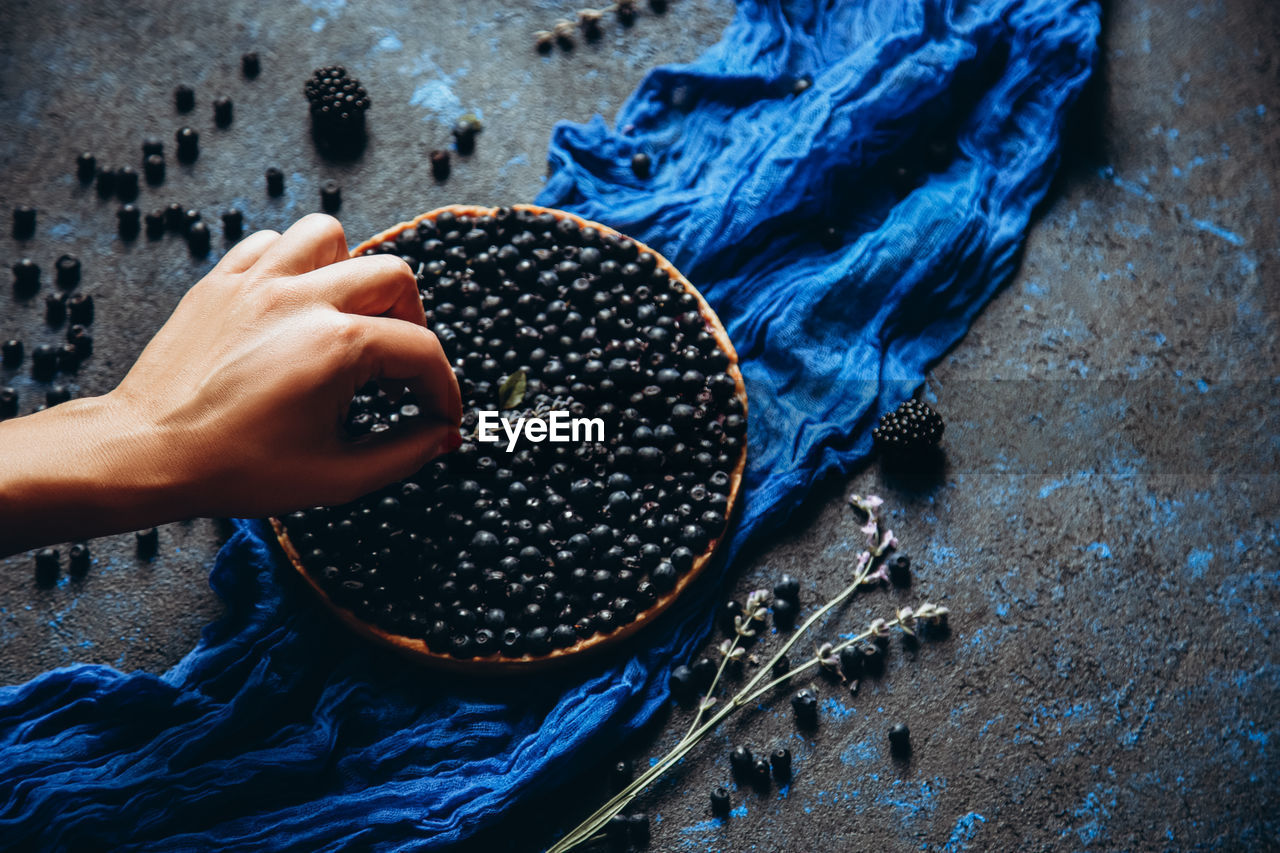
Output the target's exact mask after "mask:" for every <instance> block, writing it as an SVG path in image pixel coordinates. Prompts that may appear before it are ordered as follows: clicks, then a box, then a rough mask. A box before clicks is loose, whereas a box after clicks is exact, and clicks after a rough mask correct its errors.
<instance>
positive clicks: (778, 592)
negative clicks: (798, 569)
mask: <svg viewBox="0 0 1280 853" xmlns="http://www.w3.org/2000/svg"><path fill="white" fill-rule="evenodd" d="M773 597H774V598H775V599H777V598H780V599H783V600H785V601H790V602H791V603H792V604H799V603H800V581H798V580H797V579H796V578H793V577H792V576H791V575H783V576H782V577H781V578H779V579H778V582H777V583H776V584H774V585H773Z"/></svg>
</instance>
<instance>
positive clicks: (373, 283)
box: [107, 214, 462, 516]
mask: <svg viewBox="0 0 1280 853" xmlns="http://www.w3.org/2000/svg"><path fill="white" fill-rule="evenodd" d="M371 379H376V380H382V381H383V382H384V387H386V385H392V386H395V387H397V388H398V387H401V386H404V387H407V388H408V390H410V391H412V392H413V393H414V395H415V396H416V397H417V400H418V402H419V405H420V408H421V409H422V412H423V417H422V419H421V420H422V421H423V423H422V424H421V425H413V426H404V427H402V428H397V429H394V430H391V431H390V432H386V433H382V434H380V435H371V436H366V437H364V438H362V439H360V440H355V441H353V440H350V439H347V438H346V437H345V436H344V435H343V433H342V429H341V425H342V422H343V418H344V414H345V411H346V407H347V404H348V403H349V402H350V401H351V398H352V396H353V395H354V394H355V393H356V390H357V389H358V388H360V387H361V386H362V385H364V384H365V383H366V382H368V381H369V380H371ZM107 399H108V400H109V402H110V404H111V408H112V409H113V410H114V411H115V413H116V417H117V418H119V419H121V420H123V421H124V422H125V423H126V424H128V426H127V427H126V429H125V430H124V432H125V434H128V435H131V436H133V437H134V438H133V440H134V441H135V442H137V443H138V444H137V447H136V449H137V450H138V451H140V453H141V454H143V455H146V456H149V457H150V458H151V460H152V461H151V463H150V467H154V468H156V469H157V471H156V473H155V474H154V475H153V476H155V477H156V478H157V479H158V480H159V481H167V480H171V479H173V480H176V482H174V483H173V484H172V487H173V488H174V489H175V490H176V491H179V492H181V494H182V496H181V497H180V498H178V502H179V504H181V505H183V507H184V514H187V515H249V516H258V515H266V514H272V513H280V512H284V511H288V510H292V509H296V508H298V507H301V506H311V505H316V504H332V503H340V502H344V501H348V500H351V499H353V498H356V497H358V496H359V495H362V494H365V493H367V492H369V491H372V490H374V489H376V488H378V487H380V486H383V485H385V484H387V483H389V482H392V481H394V480H397V479H401V478H403V477H407V476H409V475H410V474H412V473H413V472H414V471H416V470H418V469H419V468H420V467H421V466H422V465H424V464H425V463H426V462H427V461H429V460H430V459H432V458H433V457H435V456H436V455H437V454H440V453H443V452H447V451H449V450H453V449H456V448H457V447H458V445H459V444H461V438H460V436H459V434H458V426H459V423H460V420H461V415H462V402H461V397H460V395H459V392H458V383H457V379H456V378H455V376H454V373H453V370H452V369H451V368H450V366H449V362H448V359H447V358H446V357H445V355H444V352H443V351H442V350H441V348H440V344H439V342H438V341H437V340H436V337H435V335H434V334H432V333H431V332H430V331H429V330H427V329H426V327H425V317H424V315H423V311H422V303H421V301H420V300H419V296H418V290H417V287H416V284H415V280H414V275H413V273H412V271H411V270H410V269H409V267H408V266H407V265H406V264H405V263H404V261H402V260H400V259H399V258H397V257H395V256H393V255H374V256H369V257H359V258H348V255H347V246H346V240H345V236H344V234H343V231H342V226H341V225H340V224H339V223H338V221H337V220H336V219H334V218H332V217H329V216H324V215H320V214H315V215H311V216H307V217H305V218H303V219H302V220H300V221H299V222H297V223H296V224H295V225H293V227H291V228H290V229H289V230H288V231H286V232H285V233H284V234H283V235H280V234H276V233H275V232H272V231H260V232H258V233H256V234H253V235H252V236H250V237H248V238H246V239H245V240H243V241H242V242H241V243H239V244H238V245H236V246H235V247H234V248H233V249H231V251H229V252H228V253H227V255H226V256H225V257H224V258H223V259H222V261H221V262H219V263H218V265H217V266H216V267H214V269H213V270H212V271H210V273H209V274H208V275H207V276H205V278H204V279H202V280H201V281H200V282H199V283H198V284H196V285H195V286H194V287H193V288H191V290H190V291H189V292H188V293H187V294H186V296H185V297H183V299H182V301H181V302H180V303H179V305H178V307H177V309H176V310H175V311H174V312H173V315H172V316H171V317H170V318H169V320H168V321H167V322H166V323H165V324H164V327H163V328H161V329H160V331H159V332H158V333H157V334H156V336H155V337H154V338H153V339H152V341H151V342H150V343H149V344H148V345H147V347H146V349H145V350H144V351H143V353H142V355H141V356H140V357H139V358H138V360H137V362H136V363H135V364H134V366H133V368H132V369H131V370H130V371H129V374H128V375H127V376H126V377H125V379H124V381H123V382H121V383H120V385H119V387H117V388H116V389H115V390H114V391H112V392H111V393H110V394H108V395H107Z"/></svg>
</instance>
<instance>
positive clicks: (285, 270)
mask: <svg viewBox="0 0 1280 853" xmlns="http://www.w3.org/2000/svg"><path fill="white" fill-rule="evenodd" d="M347 257H348V252H347V237H346V234H344V233H343V231H342V224H341V223H340V222H338V220H336V219H334V218H333V217H332V216H326V215H325V214H323V213H312V214H308V215H307V216H304V217H302V218H301V219H299V220H298V221H297V222H295V223H293V225H291V226H290V227H289V230H288V231H286V232H284V234H282V235H280V239H278V240H276V241H275V242H274V243H273V244H271V246H270V248H268V249H267V250H266V251H265V252H264V253H263V254H262V257H261V258H260V259H259V261H258V263H259V264H261V265H262V267H263V269H264V271H266V272H269V273H276V274H280V275H302V274H303V273H308V272H311V271H312V270H315V269H319V268H320V267H324V266H328V265H329V264H332V263H336V262H337V261H342V260H346V259H347Z"/></svg>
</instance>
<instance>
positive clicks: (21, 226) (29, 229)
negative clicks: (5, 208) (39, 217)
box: [13, 204, 36, 240]
mask: <svg viewBox="0 0 1280 853" xmlns="http://www.w3.org/2000/svg"><path fill="white" fill-rule="evenodd" d="M35 233H36V209H35V208H34V207H31V206H30V205H26V204H20V205H18V206H17V207H15V208H14V209H13V237H14V239H15V240H26V239H27V238H29V237H31V236H32V235H33V234H35Z"/></svg>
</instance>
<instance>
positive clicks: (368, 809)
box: [0, 0, 1099, 851]
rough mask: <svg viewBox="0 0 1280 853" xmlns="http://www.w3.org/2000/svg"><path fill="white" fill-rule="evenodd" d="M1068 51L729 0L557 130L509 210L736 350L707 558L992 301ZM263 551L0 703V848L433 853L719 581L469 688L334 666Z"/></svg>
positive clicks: (757, 532)
mask: <svg viewBox="0 0 1280 853" xmlns="http://www.w3.org/2000/svg"><path fill="white" fill-rule="evenodd" d="M1098 30H1099V11H1098V8H1097V6H1096V5H1095V4H1094V3H1092V2H1082V0H974V2H963V0H862V2H850V3H843V4H836V3H831V2H819V0H793V2H782V0H772V2H766V1H765V0H743V2H742V3H741V6H740V8H739V10H738V13H737V16H736V18H735V20H734V21H733V23H732V24H731V25H730V26H729V28H728V29H727V30H726V32H725V34H724V37H723V39H722V41H721V42H720V43H719V44H718V45H716V46H715V47H713V48H711V49H710V50H709V51H708V52H707V53H706V54H705V55H704V56H703V57H702V58H700V59H699V60H697V61H696V62H694V63H692V64H690V65H684V66H670V67H665V68H659V69H657V70H655V71H653V72H652V73H651V74H650V75H649V76H648V77H647V78H646V79H645V80H644V82H643V83H642V84H641V86H640V88H639V90H638V91H637V92H636V94H635V95H634V96H633V97H632V98H631V99H630V100H629V101H628V102H627V104H626V105H625V106H624V107H623V109H622V111H621V113H620V114H619V117H618V122H617V129H616V130H611V129H610V128H609V127H607V126H606V125H605V123H604V122H603V121H602V120H600V119H598V118H597V119H596V120H594V121H592V122H591V123H589V124H587V125H585V126H575V125H561V126H559V127H558V128H557V129H556V131H555V135H554V137H553V139H552V142H551V152H550V158H551V163H552V166H553V167H554V174H553V176H552V177H551V179H550V181H549V183H548V185H547V187H546V190H545V192H544V193H543V194H542V196H541V197H540V198H539V202H540V203H542V204H547V205H551V206H556V207H562V208H565V209H568V210H572V211H575V212H577V213H580V214H582V215H584V216H586V217H588V218H592V219H597V220H600V221H602V222H604V223H607V224H609V225H612V226H614V227H616V228H618V229H620V230H622V231H624V232H627V233H629V234H632V235H634V236H636V237H638V238H640V239H641V240H643V241H645V242H647V243H649V244H650V245H652V246H654V247H655V248H657V249H658V250H660V251H661V252H663V253H664V254H665V255H666V256H667V257H668V258H670V259H671V260H672V261H673V262H674V263H675V264H676V265H677V266H678V267H680V268H681V269H682V270H684V271H685V272H686V273H687V274H688V276H689V278H690V279H691V280H692V281H694V282H695V283H696V284H697V285H698V286H699V287H700V288H701V289H702V291H703V293H705V294H706V296H707V297H708V299H709V300H710V302H711V304H712V305H713V306H714V307H715V308H716V309H717V311H718V312H719V313H720V316H721V317H722V318H723V319H724V321H725V323H726V326H727V328H728V330H729V335H730V337H731V338H732V339H733V342H734V344H735V345H736V346H737V348H738V352H739V354H740V356H741V357H742V361H743V372H744V374H745V376H746V382H747V389H748V394H749V397H750V432H749V447H750V457H749V466H748V469H747V475H746V481H745V491H744V500H745V505H744V508H743V512H742V514H741V517H740V521H739V523H738V525H737V527H736V530H735V532H734V534H733V539H732V543H731V547H730V551H731V552H733V553H738V552H739V551H741V549H742V547H743V545H744V544H746V543H748V542H758V541H760V540H761V539H762V538H763V537H764V536H766V535H767V534H768V532H769V531H770V530H772V529H774V528H776V527H777V525H778V524H779V523H780V522H781V521H782V520H783V519H784V518H785V517H786V516H787V515H788V513H790V512H791V511H792V510H794V509H795V507H796V506H797V505H798V504H799V502H800V501H801V500H802V499H803V498H804V496H805V495H806V493H807V491H808V489H809V486H810V485H811V484H812V483H813V482H814V481H815V480H817V479H819V478H820V477H822V476H824V475H827V474H830V473H834V472H847V471H848V470H849V469H850V468H851V467H852V466H853V465H854V464H856V463H857V462H858V461H859V460H860V459H862V458H863V457H864V456H865V455H866V454H867V452H868V450H869V446H870V429H871V426H872V424H873V423H874V420H875V418H876V417H878V415H879V414H880V413H881V412H882V411H883V410H885V409H887V408H890V407H892V406H894V405H896V404H897V403H898V402H899V401H900V400H901V399H903V398H905V397H906V396H907V395H908V394H909V393H910V392H911V391H912V390H913V389H914V388H915V387H916V386H917V385H918V384H919V383H920V382H921V381H922V378H923V375H924V371H925V370H926V368H928V367H929V366H930V365H931V364H932V363H934V362H935V361H936V360H937V359H938V358H939V357H940V356H941V355H942V354H943V353H944V352H945V351H946V350H947V349H948V348H949V347H951V346H952V345H953V344H954V343H955V342H956V341H957V340H959V339H960V337H961V336H962V335H963V334H964V332H965V330H966V329H967V328H968V325H969V323H970V322H971V320H972V319H973V317H974V315H975V314H976V313H977V312H978V311H979V310H980V309H981V307H982V306H983V304H984V303H986V301H987V300H988V299H989V298H990V297H991V296H992V294H993V293H994V292H995V291H996V290H997V288H999V287H1000V285H1001V284H1002V283H1003V282H1004V281H1005V280H1006V279H1007V278H1008V276H1009V274H1010V272H1011V271H1012V269H1013V266H1014V261H1015V256H1016V253H1017V251H1018V249H1019V246H1020V245H1021V242H1022V239H1023V236H1024V233H1025V230H1026V227H1027V222H1028V218H1029V217H1030V215H1031V211H1032V208H1033V207H1034V206H1035V204H1036V203H1037V202H1038V201H1039V200H1040V199H1041V198H1042V197H1043V195H1044V193H1045V191H1046V188H1047V187H1048V185H1049V181H1050V178H1051V175H1052V173H1053V170H1054V167H1055V165H1056V162H1057V155H1058V146H1059V142H1060V139H1061V133H1062V127H1063V122H1064V119H1065V116H1066V113H1067V109H1068V107H1069V105H1070V104H1071V103H1072V101H1073V100H1074V99H1075V98H1076V96H1077V95H1078V94H1079V93H1080V91H1081V89H1082V87H1083V85H1084V83H1085V81H1086V79H1087V77H1088V74H1089V71H1090V68H1091V65H1092V62H1093V59H1094V54H1095V51H1096V37H1097V34H1098ZM802 77H803V78H805V79H806V80H809V81H811V85H810V86H809V87H808V88H807V89H804V90H803V91H801V92H799V93H794V92H793V90H795V89H797V88H802V86H800V87H797V86H796V85H795V83H796V81H797V79H799V78H802ZM638 151H643V152H646V153H648V154H649V155H650V156H651V157H652V161H653V175H652V177H650V178H646V179H641V178H637V177H636V176H635V175H634V174H633V173H632V171H631V168H630V160H631V156H632V154H633V153H635V152H638ZM412 212H413V211H407V213H412ZM828 226H834V228H835V229H836V233H835V234H833V235H828V234H825V233H824V229H825V228H826V227H828ZM269 542H270V535H269V531H268V530H267V529H266V528H265V526H264V525H262V524H261V523H258V522H239V523H238V530H237V532H236V533H235V535H234V536H233V537H232V539H231V540H230V541H229V542H228V543H227V545H226V546H225V547H224V548H223V550H222V552H221V553H220V554H219V557H218V561H217V564H216V566H215V568H214V570H213V573H212V576H211V583H212V585H213V587H214V589H215V590H216V591H217V593H218V594H219V595H220V596H221V597H222V598H223V599H224V600H225V601H226V603H227V613H226V615H225V616H224V617H223V618H222V619H220V620H218V621H217V622H215V623H214V624H212V625H210V626H209V627H208V628H206V630H205V631H204V634H203V636H202V638H201V641H200V643H199V645H198V646H197V648H196V649H195V650H194V651H192V652H191V653H190V654H189V655H188V656H187V657H186V658H185V659H183V660H182V662H181V663H179V664H178V665H177V666H175V667H174V668H173V669H172V670H170V671H169V672H167V673H166V674H165V675H164V676H162V677H157V676H153V675H149V674H147V673H142V672H133V673H123V672H118V671H116V670H114V669H111V668H109V667H103V666H88V665H83V666H74V667H69V668H66V669H61V670H58V671H55V672H50V673H46V674H44V675H42V676H40V677H38V678H36V679H34V680H32V681H31V682H29V683H27V684H23V685H17V686H12V687H6V688H3V689H2V690H0V846H5V847H10V848H18V849H21V848H26V847H32V848H47V849H71V848H75V849H126V850H129V849H156V850H166V851H176V850H188V849H190V850H198V849H200V850H202V849H210V848H214V847H219V848H221V847H240V848H253V849H299V850H330V849H339V848H343V847H367V846H378V847H381V848H384V849H388V850H400V849H404V850H439V849H444V848H447V847H449V846H450V845H452V844H454V843H456V842H458V841H460V840H463V839H466V838H468V837H471V836H473V835H474V834H475V833H477V832H478V831H480V830H482V829H484V828H486V827H489V826H492V825H494V824H495V823H497V822H499V821H500V820H501V819H502V818H503V817H504V815H505V814H507V813H508V812H509V811H510V809H511V807H513V806H515V805H517V804H520V803H522V802H527V801H528V800H529V799H530V798H531V797H533V796H535V795H536V794H539V793H540V792H546V791H548V790H551V789H554V788H555V787H556V786H558V785H561V784H563V783H564V782H565V781H566V780H569V779H572V778H573V777H574V775H575V774H577V773H580V772H581V771H582V770H583V769H584V768H585V767H587V766H590V765H592V764H593V763H594V762H595V761H597V760H598V759H599V756H601V755H607V754H609V752H610V751H611V750H612V749H614V748H615V747H616V746H617V745H618V744H619V743H620V742H621V741H622V740H624V739H625V738H626V737H627V736H628V735H629V734H630V733H632V732H635V731H636V730H637V729H638V728H639V727H640V726H641V725H643V724H644V723H645V722H646V721H648V720H650V719H651V718H652V717H653V715H654V713H655V711H657V710H658V708H659V707H660V706H661V705H662V703H663V702H664V701H665V699H666V694H667V690H666V681H667V675H668V672H669V669H670V667H671V666H672V665H674V663H677V662H681V661H684V660H686V659H687V658H688V657H689V655H690V654H691V653H692V652H693V651H694V650H695V649H696V648H697V647H698V644H699V642H700V641H701V640H702V639H703V638H704V637H705V635H706V631H707V629H708V627H709V622H710V610H711V607H710V604H711V602H712V600H713V599H714V598H715V596H714V589H715V587H716V584H717V581H718V580H719V579H718V578H714V577H713V578H708V579H707V580H706V581H705V582H703V583H702V584H701V585H700V586H698V587H695V588H694V589H693V590H692V591H691V593H690V595H689V596H687V598H686V600H683V601H682V602H681V604H680V605H679V606H678V607H677V608H675V609H674V611H673V612H672V613H671V614H669V616H668V617H667V618H666V620H665V627H663V628H659V629H651V630H649V631H647V632H645V633H643V634H642V635H641V637H640V638H639V642H638V643H636V644H635V645H633V646H631V647H630V649H629V650H628V652H627V656H625V657H614V658H612V659H608V660H601V661H597V662H595V663H593V664H591V665H590V666H588V667H587V668H586V669H584V670H581V671H577V672H573V673H568V674H565V675H562V676H558V677H556V678H553V679H539V680H537V681H524V682H519V683H512V682H506V683H503V684H500V685H483V684H481V685H477V684H467V683H463V682H459V681H455V680H449V679H443V678H440V677H439V676H435V675H432V674H430V673H426V672H422V671H418V670H416V669H413V668H411V667H408V666H405V665H403V664H401V663H399V662H397V661H394V660H387V659H384V658H383V657H381V656H379V655H378V654H376V653H374V652H371V651H370V650H369V649H367V648H365V647H363V646H361V645H358V644H353V643H350V642H349V641H348V640H347V638H346V636H345V635H344V634H342V632H340V631H337V630H335V629H334V628H333V627H332V624H331V623H330V622H329V621H327V620H326V619H325V618H324V617H323V616H322V615H320V614H318V613H317V611H316V610H315V608H313V607H311V606H309V603H308V601H307V599H306V597H305V595H303V594H302V591H300V590H299V589H298V588H297V585H296V583H291V582H290V579H289V577H288V572H287V571H283V572H282V571H280V569H279V566H280V563H281V561H280V558H279V556H278V554H277V552H276V551H275V550H273V547H272V546H271V545H270V544H269ZM732 562H733V561H732V560H729V561H728V564H729V565H730V566H731V565H732ZM592 790H594V788H592ZM544 818H545V815H544ZM546 822H547V821H545V820H544V822H543V823H544V826H543V827H542V831H546V830H545V823H546ZM566 828H567V827H566ZM535 840H536V839H535ZM543 840H548V839H543Z"/></svg>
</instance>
